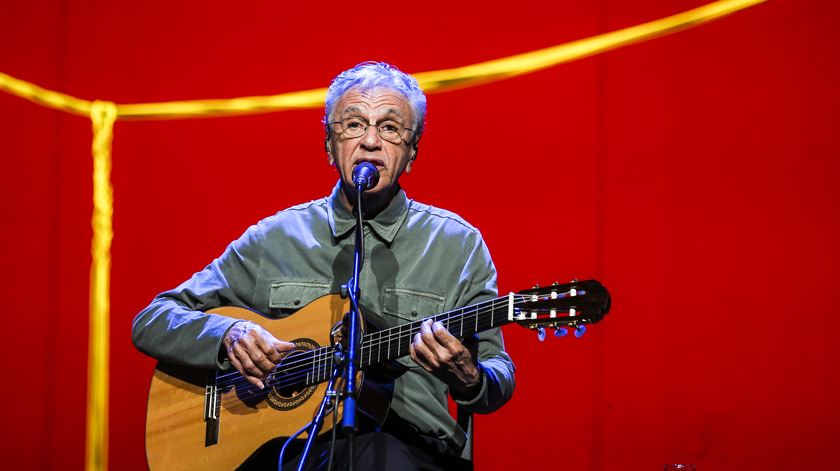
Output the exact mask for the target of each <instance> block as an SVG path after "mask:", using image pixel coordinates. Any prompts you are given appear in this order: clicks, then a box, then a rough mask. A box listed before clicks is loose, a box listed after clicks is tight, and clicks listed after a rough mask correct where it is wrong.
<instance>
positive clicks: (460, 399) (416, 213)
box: [133, 62, 514, 469]
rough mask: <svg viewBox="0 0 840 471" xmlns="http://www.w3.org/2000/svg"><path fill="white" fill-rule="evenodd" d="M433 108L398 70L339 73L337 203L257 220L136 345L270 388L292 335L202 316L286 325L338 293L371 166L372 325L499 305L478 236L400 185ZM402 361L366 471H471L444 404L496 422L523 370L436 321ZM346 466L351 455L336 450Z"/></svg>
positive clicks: (334, 148) (150, 311) (147, 316)
mask: <svg viewBox="0 0 840 471" xmlns="http://www.w3.org/2000/svg"><path fill="white" fill-rule="evenodd" d="M425 112H426V97H425V95H424V94H423V92H422V91H421V90H420V88H419V87H418V85H417V81H416V80H415V79H414V78H412V77H410V76H409V75H406V74H404V73H403V72H400V71H399V70H397V69H396V68H395V67H392V66H390V65H388V64H384V63H372V62H368V63H362V64H359V65H358V66H356V67H354V68H352V69H350V70H347V71H345V72H343V73H341V74H340V75H338V77H336V78H335V79H334V80H333V82H332V84H331V85H330V88H329V91H328V93H327V101H326V112H325V117H324V124H325V129H326V133H327V136H326V142H325V143H326V151H327V155H328V157H329V162H330V164H331V165H333V166H335V167H336V168H337V170H338V174H339V181H338V183H337V185H336V186H335V188H334V189H333V191H332V193H331V194H330V195H329V196H328V197H326V198H323V199H320V200H315V201H312V202H309V203H304V204H301V205H298V206H294V207H292V208H289V209H286V210H283V211H280V212H279V213H277V214H275V215H274V216H271V217H269V218H267V219H264V220H262V221H260V222H258V223H257V224H256V225H254V226H252V227H250V228H249V229H248V230H247V231H246V232H245V233H244V234H243V235H242V236H241V237H240V238H239V239H238V240H236V241H234V242H233V243H231V245H230V246H229V247H228V248H227V250H226V251H225V252H224V253H223V254H222V255H221V256H220V257H219V258H218V259H216V260H215V261H213V262H212V263H211V264H210V265H209V266H207V268H205V269H204V270H202V271H200V272H198V273H196V274H195V275H193V277H192V278H190V279H189V280H188V281H186V282H185V283H183V284H182V285H181V286H179V287H178V288H176V289H174V290H172V291H167V292H164V293H162V294H160V295H159V296H157V297H156V298H155V299H154V301H153V302H152V303H151V304H150V305H149V306H148V307H147V308H146V309H144V310H143V311H142V312H140V313H139V314H138V315H137V317H136V319H135V321H134V329H133V339H134V343H135V345H136V346H137V348H138V349H140V350H141V351H143V352H145V353H147V354H149V355H151V356H153V357H155V358H158V359H161V360H163V361H166V362H171V363H178V364H186V365H191V366H196V367H202V368H217V369H220V370H224V369H227V368H235V369H236V371H238V373H239V374H241V375H242V376H243V377H244V378H246V379H247V380H248V381H250V382H251V383H252V384H253V385H254V386H255V387H257V388H264V387H265V383H264V381H265V380H266V376H267V375H268V374H269V373H271V372H272V371H273V370H274V368H275V366H276V364H277V363H278V362H280V361H281V359H282V358H283V356H284V352H286V351H287V350H289V349H290V348H291V347H292V344H291V343H288V342H286V341H284V340H289V339H291V337H284V336H283V335H280V337H283V338H281V339H278V338H275V336H273V335H272V334H271V333H269V332H268V331H266V330H265V329H263V328H262V327H260V326H259V325H257V324H255V323H252V322H249V321H244V320H239V319H235V318H230V317H225V316H221V315H216V314H206V313H204V311H207V310H209V309H211V308H214V307H218V306H241V307H247V308H249V309H252V310H255V311H258V312H261V313H264V314H266V315H268V316H270V317H275V318H282V317H285V316H289V315H294V312H295V311H296V310H297V309H299V308H301V307H303V306H304V305H306V304H307V303H308V302H310V301H312V300H314V299H315V298H317V297H320V296H322V295H324V294H328V293H337V292H339V290H340V286H341V285H342V284H343V283H345V282H346V281H347V280H348V278H349V277H350V276H351V273H352V254H353V247H354V238H353V236H352V233H353V229H354V227H355V217H354V216H353V213H352V212H353V206H354V204H355V202H356V195H355V189H354V188H355V187H354V184H353V180H352V173H353V169H354V168H355V167H356V166H358V165H359V164H360V163H362V162H370V163H371V164H373V165H375V166H376V168H377V169H378V170H379V174H380V178H379V182H378V184H376V186H375V187H374V188H372V189H370V190H369V191H366V192H365V193H364V206H365V211H364V215H365V218H366V224H365V227H364V239H365V247H366V252H367V255H366V261H365V264H364V266H363V268H362V272H361V274H360V285H361V292H362V298H361V305H362V307H363V310H364V312H365V315H366V318H368V319H370V320H371V321H372V322H373V323H375V324H377V325H378V326H379V327H381V328H388V327H393V326H397V325H400V324H403V323H406V322H411V321H416V320H419V319H423V318H425V317H429V316H433V315H435V314H437V313H440V312H444V311H448V310H452V309H455V308H459V307H463V306H467V305H470V304H474V303H477V302H480V301H484V300H487V299H490V298H493V297H495V296H496V272H495V268H494V266H493V262H492V260H491V259H490V254H489V252H488V251H487V247H486V246H485V244H484V241H483V240H482V238H481V234H480V233H479V231H478V230H476V229H475V228H474V227H472V226H470V225H469V224H468V223H467V222H465V221H464V220H463V219H461V218H460V217H459V216H457V215H456V214H453V213H451V212H448V211H445V210H442V209H438V208H435V207H432V206H429V205H425V204H422V203H418V202H416V201H413V200H411V199H409V198H408V197H407V196H406V194H405V192H404V191H403V190H402V189H401V188H400V185H399V178H400V176H401V175H402V174H403V172H405V173H408V172H410V171H411V168H412V165H413V164H414V162H415V158H416V157H417V149H418V142H419V140H420V137H421V135H422V133H423V125H424V116H425ZM290 335H291V334H290ZM465 344H466V345H465ZM399 362H400V363H401V364H402V366H403V367H404V368H405V372H404V373H403V374H401V375H399V376H398V377H397V378H396V379H395V381H394V385H393V387H394V391H393V392H394V394H393V400H392V402H391V412H390V414H389V417H388V420H387V421H386V423H385V425H384V427H383V428H382V430H381V431H379V432H371V433H366V434H365V433H363V434H362V435H359V436H358V437H357V439H356V443H357V444H356V455H357V456H356V461H355V463H356V464H357V469H451V468H452V467H454V466H462V465H467V466H468V462H463V461H459V459H458V458H457V457H459V456H463V455H464V451H465V450H464V447H465V443H466V440H467V434H466V432H465V430H463V429H462V428H461V426H459V424H458V423H457V422H456V420H454V419H453V418H452V417H451V415H450V414H449V412H448V407H447V399H446V395H447V394H449V395H450V396H451V397H452V399H453V400H454V401H455V403H457V404H458V406H459V407H460V408H462V409H463V410H466V411H468V412H476V413H489V412H492V411H494V410H496V409H498V408H499V407H501V406H502V405H503V404H504V403H505V402H506V401H507V400H508V399H509V398H510V396H511V394H512V393H513V389H514V366H513V363H512V362H511V359H510V357H509V356H508V355H507V354H506V353H505V352H504V345H503V341H502V335H501V332H500V331H499V329H498V328H496V329H491V330H486V331H484V332H482V333H479V334H477V335H476V336H475V338H469V339H466V340H465V341H464V343H462V342H461V341H459V340H458V339H457V338H455V337H453V336H452V335H451V334H450V333H449V332H448V331H447V330H446V329H445V328H444V326H443V325H441V324H440V323H438V322H434V323H433V322H431V321H426V322H423V323H422V325H421V329H420V333H418V334H417V335H415V336H414V337H413V341H412V343H411V345H410V357H403V358H401V359H400V360H399ZM258 445H259V444H255V447H256V446H258ZM339 446H340V444H339ZM325 450H326V444H322V445H320V448H317V447H316V449H315V454H316V455H318V454H319V453H321V455H319V456H314V457H313V458H312V459H311V462H310V469H316V468H317V467H318V466H323V465H324V461H325V460H324V459H323V453H325ZM274 459H276V455H275V458H274ZM336 459H337V460H339V461H341V460H346V459H347V458H346V456H344V455H343V454H342V452H341V451H340V450H339V451H337V455H336Z"/></svg>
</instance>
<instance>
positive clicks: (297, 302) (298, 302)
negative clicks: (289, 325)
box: [292, 299, 300, 306]
mask: <svg viewBox="0 0 840 471" xmlns="http://www.w3.org/2000/svg"><path fill="white" fill-rule="evenodd" d="M292 304H294V305H295V306H297V305H298V304H300V299H295V300H294V301H293V302H292Z"/></svg>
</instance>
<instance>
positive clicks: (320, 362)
mask: <svg viewBox="0 0 840 471" xmlns="http://www.w3.org/2000/svg"><path fill="white" fill-rule="evenodd" d="M540 298H542V299H545V297H544V296H541V297H540ZM540 298H538V299H540ZM532 299H533V296H531V295H516V297H515V298H514V300H515V301H514V302H515V304H517V305H519V304H521V303H524V302H529V301H531V300H532ZM507 302H508V301H507V298H506V297H500V298H495V299H491V300H487V301H484V302H482V303H477V304H475V305H472V306H468V307H467V308H460V309H456V310H452V311H448V312H446V313H441V314H438V315H437V316H433V317H430V318H427V319H423V320H420V321H415V322H413V323H409V324H403V325H402V326H397V327H394V328H391V329H386V330H383V331H378V332H373V333H371V334H368V335H370V336H371V337H373V336H374V335H378V336H379V338H376V339H374V338H369V339H368V340H367V342H366V343H363V344H362V362H363V363H364V357H365V353H364V352H365V349H367V351H368V354H367V358H368V362H369V363H368V365H371V364H374V362H373V349H374V347H380V348H381V346H382V345H384V344H385V343H388V351H387V352H386V353H385V355H386V358H388V357H390V355H391V351H392V350H394V349H393V348H392V345H391V344H392V341H393V339H394V337H400V338H403V337H411V336H414V335H415V334H416V333H417V332H419V327H420V324H421V323H422V322H425V321H426V320H428V319H435V320H436V321H441V322H448V326H449V327H448V328H449V329H450V330H451V329H452V321H453V320H454V321H455V322H456V323H457V322H459V321H461V322H462V323H464V324H466V322H464V321H469V324H473V322H472V320H473V319H476V318H477V317H478V316H481V315H483V314H486V313H487V312H493V310H494V309H495V307H496V306H495V305H496V303H503V304H506V303H507ZM487 304H490V306H489V310H488V309H487V307H488V306H487ZM482 305H483V307H481V308H480V307H479V306H482ZM470 308H471V309H472V311H471V312H469V311H467V309H470ZM494 317H495V316H494ZM487 321H489V322H487ZM476 323H477V324H478V325H479V326H480V327H479V328H478V329H477V330H476V332H478V331H481V330H484V329H485V328H486V327H489V326H491V325H492V324H493V319H490V318H486V319H485V320H484V321H483V322H482V321H478V320H477V322H476ZM415 324H416V326H415ZM406 325H408V326H411V327H410V328H409V329H408V332H407V333H408V334H409V335H406V332H403V331H404V330H405V326H406ZM386 332H387V333H388V334H387V335H383V334H384V333H386ZM462 332H463V331H462ZM409 343H410V341H407V342H406V346H407V345H408V344H409ZM332 351H333V349H332V347H320V348H318V349H314V350H309V351H306V352H305V353H311V354H310V355H305V356H306V358H304V359H301V360H297V361H296V362H294V363H291V364H286V365H283V366H284V370H283V371H278V372H274V373H271V374H269V375H268V377H267V379H266V380H265V381H264V382H265V383H266V384H267V385H268V386H271V387H280V388H283V387H286V386H289V385H295V384H300V383H303V384H302V385H303V386H305V385H306V384H307V383H311V381H310V378H312V379H313V380H317V381H316V382H315V383H311V384H318V383H320V382H323V381H324V380H326V374H327V373H326V372H327V371H329V370H330V369H331V368H332V365H333V354H332ZM400 351H401V348H399V344H398V348H397V350H396V352H395V353H397V354H399V353H400ZM377 352H378V353H381V351H380V349H377ZM377 362H378V361H377ZM301 364H302V366H303V367H304V368H301V366H300V365H301ZM294 367H297V368H299V369H300V371H299V372H297V373H290V370H293V369H294ZM281 373H282V381H281V380H278V379H277V377H278V376H280V374H281ZM232 375H233V376H238V378H236V379H234V381H224V378H225V377H230V376H232ZM318 378H324V379H318ZM219 379H223V381H221V385H220V386H221V387H223V388H226V387H237V386H239V385H240V384H242V385H245V386H247V387H249V389H250V388H253V387H254V386H253V385H252V384H251V383H250V382H248V381H247V380H246V379H245V378H244V377H242V376H241V375H239V373H238V372H235V373H231V374H226V375H222V376H220V377H219ZM311 384H310V385H311ZM266 392H267V391H266V390H259V389H254V392H253V394H249V395H247V396H246V395H241V396H237V397H235V398H231V399H232V400H247V399H248V398H250V397H254V396H257V395H261V394H265V393H266Z"/></svg>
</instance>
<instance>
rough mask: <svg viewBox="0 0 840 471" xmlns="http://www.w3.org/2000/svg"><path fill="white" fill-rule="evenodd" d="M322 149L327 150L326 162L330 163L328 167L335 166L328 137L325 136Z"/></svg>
mask: <svg viewBox="0 0 840 471" xmlns="http://www.w3.org/2000/svg"><path fill="white" fill-rule="evenodd" d="M324 150H326V151H327V162H328V163H329V164H330V167H334V166H335V158H333V154H332V143H330V137H329V136H327V137H326V138H325V139H324Z"/></svg>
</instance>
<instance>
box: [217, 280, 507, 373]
mask: <svg viewBox="0 0 840 471" xmlns="http://www.w3.org/2000/svg"><path fill="white" fill-rule="evenodd" d="M499 300H504V302H505V303H507V297H506V296H505V297H499V298H494V299H489V300H486V301H482V302H479V303H476V304H473V305H472V306H467V308H469V307H475V308H478V307H479V306H481V308H482V309H484V308H486V307H487V306H486V305H487V304H490V308H491V310H492V308H493V306H494V305H495V304H494V302H496V301H499ZM467 308H459V309H453V310H452V311H447V312H443V313H440V314H438V315H437V316H433V317H430V318H428V319H431V318H434V317H438V316H443V315H449V317H450V318H451V317H452V316H453V313H455V312H456V311H465V310H466V309H467ZM485 312H486V311H485ZM454 315H461V314H460V313H456V314H454ZM425 320H426V319H422V320H419V321H414V322H411V323H408V324H403V325H401V326H396V327H391V328H388V329H385V330H381V331H378V332H371V333H370V334H367V335H366V336H365V337H367V338H368V341H370V340H372V339H371V337H372V336H373V335H376V334H379V333H381V332H390V331H393V330H397V331H399V330H401V329H403V328H404V327H405V326H406V325H412V324H415V323H416V324H417V328H418V329H419V325H420V323H422V322H424V321H425ZM395 335H396V336H399V335H401V334H400V333H399V332H397V333H396V334H389V338H393V337H394V336H395ZM363 345H364V342H363ZM298 351H301V350H298ZM308 351H312V350H308ZM304 361H305V360H304ZM291 364H292V365H294V363H291ZM238 374H239V372H238V371H233V372H231V373H227V374H225V375H221V376H219V377H218V378H217V379H222V378H224V377H225V376H228V375H230V376H233V375H238Z"/></svg>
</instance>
